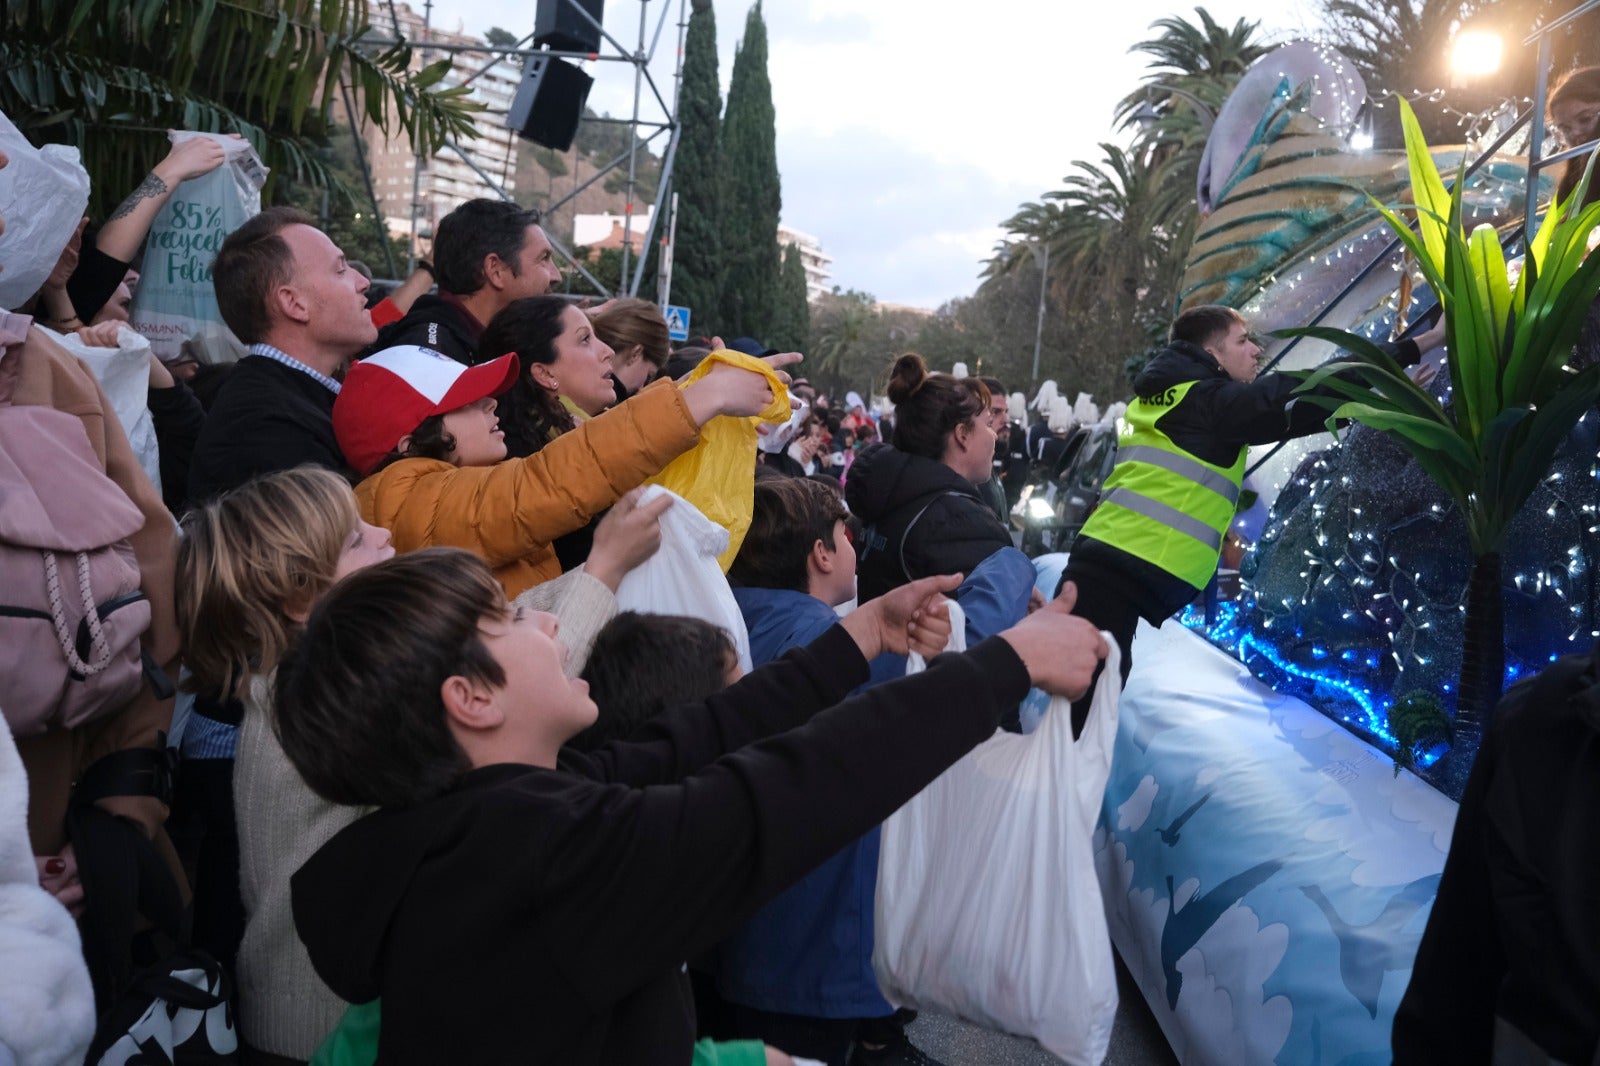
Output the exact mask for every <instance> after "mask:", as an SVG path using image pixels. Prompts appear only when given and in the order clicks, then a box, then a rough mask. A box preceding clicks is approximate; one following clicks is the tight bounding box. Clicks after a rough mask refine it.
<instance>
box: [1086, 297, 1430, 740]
mask: <svg viewBox="0 0 1600 1066" xmlns="http://www.w3.org/2000/svg"><path fill="white" fill-rule="evenodd" d="M1443 336H1444V326H1443V324H1442V323H1441V324H1439V325H1438V326H1436V327H1434V329H1433V330H1430V331H1429V332H1427V333H1424V334H1421V335H1419V336H1418V337H1417V338H1416V339H1415V340H1408V341H1402V342H1400V343H1399V344H1395V345H1390V346H1389V348H1390V354H1391V355H1393V356H1394V357H1395V359H1396V360H1397V361H1398V362H1399V363H1400V364H1401V365H1402V366H1410V365H1412V364H1414V363H1416V362H1417V361H1418V359H1420V358H1421V355H1422V353H1423V352H1425V351H1428V350H1429V349H1430V348H1432V347H1434V346H1435V345H1436V344H1437V343H1438V342H1439V341H1440V340H1442V338H1443ZM1260 355H1261V348H1260V346H1259V345H1257V344H1256V343H1255V341H1254V340H1253V339H1252V338H1251V336H1250V333H1249V329H1248V325H1247V323H1246V322H1245V320H1244V316H1242V315H1240V314H1239V312H1237V311H1235V310H1234V309H1233V308H1231V307H1222V306H1220V305H1215V304H1206V305H1202V306H1199V307H1193V308H1190V309H1189V310H1187V311H1185V312H1183V313H1182V314H1180V315H1179V316H1178V317H1177V319H1175V320H1174V321H1173V323H1172V333H1171V339H1170V341H1169V343H1168V345H1167V348H1166V349H1165V350H1164V351H1162V352H1161V353H1160V354H1159V355H1157V356H1156V357H1155V358H1154V359H1152V360H1151V361H1150V362H1149V363H1148V364H1146V366H1145V368H1144V370H1142V371H1141V372H1140V373H1139V376H1138V377H1137V378H1135V379H1134V382H1133V391H1134V400H1133V402H1132V403H1131V404H1129V405H1128V411H1127V414H1126V415H1125V416H1124V417H1125V420H1126V421H1125V425H1124V428H1123V430H1122V432H1121V435H1120V438H1119V440H1118V444H1117V464H1116V466H1115V468H1113V470H1112V472H1111V476H1110V477H1109V478H1107V479H1106V485H1105V491H1104V492H1103V493H1102V494H1101V497H1100V503H1099V505H1098V506H1097V507H1096V508H1095V510H1094V513H1093V514H1091V515H1090V516H1089V520H1088V522H1086V523H1085V524H1084V527H1083V531H1082V532H1081V533H1079V534H1078V537H1077V539H1076V540H1075V541H1074V542H1073V544H1072V550H1071V555H1070V557H1069V559H1068V561H1067V568H1066V573H1065V575H1064V576H1063V578H1062V581H1063V583H1065V582H1067V581H1071V582H1073V583H1074V584H1076V585H1077V586H1078V589H1079V596H1078V613H1079V614H1082V615H1083V616H1084V617H1086V618H1088V619H1089V620H1090V621H1091V622H1093V623H1094V624H1095V625H1096V626H1097V627H1099V628H1100V629H1104V630H1107V631H1109V632H1110V633H1111V634H1112V635H1113V636H1115V637H1116V638H1117V644H1118V646H1119V647H1120V648H1121V650H1122V680H1123V681H1124V682H1126V681H1127V679H1128V668H1129V666H1130V665H1131V663H1132V661H1133V657H1132V655H1131V645H1132V643H1133V634H1134V630H1135V629H1136V628H1137V627H1138V624H1139V619H1140V618H1141V617H1142V618H1144V619H1145V620H1146V621H1148V622H1149V623H1150V624H1151V625H1155V626H1159V625H1160V624H1161V623H1162V622H1164V621H1166V619H1167V618H1169V617H1171V615H1172V614H1173V613H1174V612H1176V611H1178V610H1180V609H1181V608H1182V607H1183V606H1184V605H1185V604H1188V603H1190V602H1191V601H1193V600H1194V598H1195V597H1196V596H1198V595H1199V594H1200V591H1201V590H1202V589H1204V588H1205V586H1206V585H1207V584H1208V583H1209V582H1210V580H1211V577H1212V575H1214V574H1215V573H1216V569H1217V559H1218V556H1219V553H1220V551H1221V548H1222V539H1223V536H1224V535H1225V534H1226V533H1227V530H1228V527H1229V526H1230V525H1232V523H1233V518H1234V515H1235V508H1236V505H1237V502H1238V499H1239V494H1240V491H1241V487H1242V483H1243V480H1244V468H1245V457H1246V455H1247V454H1248V453H1249V447H1250V445H1252V444H1273V443H1276V442H1278V441H1285V440H1291V439H1293V438H1295V437H1304V436H1309V435H1310V434H1312V433H1320V432H1322V431H1323V430H1324V429H1325V428H1326V423H1327V419H1328V411H1327V409H1326V408H1324V407H1321V406H1319V405H1317V404H1314V403H1301V402H1297V401H1298V400H1299V399H1300V397H1297V396H1296V394H1295V390H1296V389H1297V388H1299V387H1300V385H1301V383H1302V381H1303V380H1304V379H1303V377H1302V376H1301V375H1299V374H1287V373H1285V374H1266V375H1262V376H1260V377H1258V376H1257V360H1258V359H1259V357H1260ZM1091 695H1092V693H1091V694H1086V695H1085V696H1084V697H1083V699H1082V700H1080V701H1079V702H1078V703H1077V704H1075V705H1074V706H1073V709H1072V717H1073V726H1074V732H1075V733H1076V732H1077V731H1078V730H1081V729H1082V727H1083V722H1084V720H1085V718H1086V716H1087V715H1088V711H1089V703H1090V698H1091Z"/></svg>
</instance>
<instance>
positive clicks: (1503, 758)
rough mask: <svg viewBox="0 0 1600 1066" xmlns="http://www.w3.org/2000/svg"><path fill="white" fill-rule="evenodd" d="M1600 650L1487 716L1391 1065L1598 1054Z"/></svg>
mask: <svg viewBox="0 0 1600 1066" xmlns="http://www.w3.org/2000/svg"><path fill="white" fill-rule="evenodd" d="M1597 656H1600V645H1596V646H1595V647H1593V648H1591V649H1590V650H1589V651H1588V653H1586V654H1583V655H1568V656H1565V657H1563V658H1561V659H1559V660H1557V661H1556V662H1554V663H1552V664H1551V665H1550V667H1549V668H1548V669H1547V670H1545V671H1544V672H1543V673H1541V674H1540V675H1539V676H1537V677H1535V678H1529V679H1527V680H1525V681H1522V682H1520V683H1518V684H1517V685H1515V686H1514V687H1512V689H1511V690H1510V691H1509V692H1507V693H1506V694H1505V698H1504V699H1502V700H1501V701H1500V705H1499V706H1498V707H1497V708H1496V710H1495V713H1494V717H1493V718H1492V719H1491V720H1490V724H1489V727H1488V729H1487V731H1486V732H1485V734H1484V738H1483V746H1482V747H1481V748H1480V749H1479V750H1478V758H1477V761H1476V762H1475V763H1473V765H1472V773H1471V775H1470V776H1469V777H1468V778H1467V787H1466V791H1465V792H1464V793H1462V796H1461V809H1460V812H1459V813H1458V814H1457V815H1456V825H1455V832H1454V834H1453V835H1452V836H1451V838H1450V854H1449V855H1448V856H1447V857H1446V858H1445V862H1444V875H1443V877H1442V879H1441V880H1440V882H1439V894H1438V896H1437V897H1436V898H1435V900H1434V902H1433V910H1432V911H1431V912H1430V913H1429V915H1428V925H1427V928H1426V929H1425V930H1424V931H1423V934H1422V943H1421V945H1420V946H1419V947H1418V948H1417V955H1416V961H1415V964H1414V965H1413V967H1412V970H1411V984H1410V985H1409V986H1408V987H1407V988H1406V991H1405V996H1404V997H1403V998H1402V999H1401V1000H1400V1006H1399V1009H1397V1010H1396V1011H1395V1015H1394V1031H1393V1035H1392V1040H1393V1051H1394V1061H1395V1063H1396V1066H1425V1064H1429V1063H1436V1062H1449V1063H1489V1062H1495V1063H1539V1064H1544V1066H1549V1064H1555V1063H1563V1062H1570V1063H1594V1062H1600V894H1597V891H1596V889H1595V855H1596V854H1600V662H1597ZM1397 965H1398V964H1397Z"/></svg>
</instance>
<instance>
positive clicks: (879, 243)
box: [778, 126, 1032, 307]
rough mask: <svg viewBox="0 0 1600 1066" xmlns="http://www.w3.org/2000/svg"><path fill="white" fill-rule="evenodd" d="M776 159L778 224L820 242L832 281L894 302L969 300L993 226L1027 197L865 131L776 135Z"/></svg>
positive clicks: (976, 171) (995, 233)
mask: <svg viewBox="0 0 1600 1066" xmlns="http://www.w3.org/2000/svg"><path fill="white" fill-rule="evenodd" d="M778 153H779V162H780V165H781V168H782V173H783V217H784V221H785V222H786V223H788V224H789V225H792V226H794V227H795V228H797V229H801V230H804V231H806V232H807V233H811V234H813V235H814V236H816V237H817V238H818V239H819V240H820V241H821V242H822V246H823V248H825V249H826V250H827V252H828V254H829V255H831V256H833V257H834V262H835V277H834V281H835V283H836V284H839V285H841V286H843V287H845V288H855V289H862V290H865V291H867V292H870V293H872V294H873V295H875V296H877V297H878V298H879V299H880V300H886V301H889V302H891V303H905V304H913V305H917V306H923V307H936V306H938V304H940V303H941V302H943V301H944V300H946V299H949V298H950V297H952V296H955V295H960V294H963V293H970V292H971V291H972V290H973V288H974V287H975V285H976V283H977V278H978V273H979V271H980V269H981V262H982V260H983V259H984V258H985V257H986V256H987V255H988V253H989V251H990V250H991V249H992V248H993V246H994V242H995V241H996V240H998V239H999V237H1000V228H999V226H998V225H997V223H998V222H999V220H1001V219H1002V218H1004V217H1005V215H1006V214H1008V213H1010V212H1011V211H1013V210H1014V209H1015V208H1016V205H1017V204H1018V203H1019V202H1020V201H1021V200H1022V199H1025V198H1026V197H1027V196H1029V195H1031V194H1032V193H1031V191H1030V189H1029V188H1028V187H1027V186H1026V185H1024V184H1022V183H1020V182H1010V183H1005V182H996V181H994V180H993V179H992V178H991V177H989V176H988V175H987V174H985V173H984V172H983V171H982V170H981V169H980V168H978V167H977V166H975V165H972V164H969V163H959V162H958V163H943V162H940V161H939V160H938V159H937V158H935V157H934V156H932V155H930V154H928V153H926V152H924V151H921V150H919V149H918V148H917V147H916V146H915V145H912V144H909V143H907V142H903V141H891V140H888V139H886V138H885V137H884V136H883V135H882V134H881V133H879V132H877V131H875V130H871V129H868V128H866V127H862V126H849V127H843V128H841V129H839V130H837V131H835V132H832V133H818V132H811V131H807V132H802V133H799V134H791V135H788V136H785V137H781V138H780V140H779V143H778ZM908 175H914V176H915V177H914V179H912V180H908Z"/></svg>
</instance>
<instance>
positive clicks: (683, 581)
mask: <svg viewBox="0 0 1600 1066" xmlns="http://www.w3.org/2000/svg"><path fill="white" fill-rule="evenodd" d="M658 496H671V497H672V500H673V503H672V506H671V507H669V508H667V513H666V514H664V515H662V516H661V550H660V551H658V552H656V553H655V554H654V555H652V556H651V557H650V558H649V559H647V560H645V561H644V563H642V564H641V565H639V566H636V567H634V568H633V569H632V570H630V571H629V572H628V574H627V575H626V576H625V577H624V578H623V579H622V582H621V584H619V585H618V586H617V609H618V610H619V611H642V612H644V613H646V614H683V615H689V616H690V617H692V618H699V619H703V620H704V621H707V622H710V623H711V624H712V625H714V626H720V627H721V628H722V629H723V630H725V631H726V632H727V634H728V636H729V637H731V638H733V646H734V650H735V651H737V652H738V653H739V666H740V668H742V669H743V670H744V672H745V673H747V674H748V673H749V672H750V670H751V665H750V631H749V630H748V629H746V628H745V625H744V615H742V614H740V613H739V602H738V601H737V600H735V599H734V598H733V589H731V588H729V587H728V579H727V578H726V577H723V576H722V566H721V564H719V563H718V562H717V556H719V555H721V554H722V553H723V552H724V551H726V550H727V549H728V531H727V530H726V529H723V528H722V527H721V526H719V525H717V524H716V523H715V522H713V521H711V519H709V518H707V517H706V516H705V515H703V514H701V513H700V510H699V509H698V508H697V507H695V505H694V504H692V503H690V502H689V501H688V500H686V499H684V498H683V497H682V496H679V495H678V494H677V493H675V492H672V491H669V490H668V489H664V488H662V487H661V486H659V485H651V486H649V487H647V488H646V489H645V490H644V494H643V495H642V496H640V497H639V503H640V504H645V503H648V502H649V501H651V500H653V499H655V498H656V497H658Z"/></svg>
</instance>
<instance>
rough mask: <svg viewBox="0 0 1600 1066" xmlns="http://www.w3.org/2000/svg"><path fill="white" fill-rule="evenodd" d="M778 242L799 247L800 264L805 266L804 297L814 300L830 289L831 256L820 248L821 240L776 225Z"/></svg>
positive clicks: (831, 278) (831, 279)
mask: <svg viewBox="0 0 1600 1066" xmlns="http://www.w3.org/2000/svg"><path fill="white" fill-rule="evenodd" d="M778 243H779V244H783V245H789V244H792V245H794V246H795V247H797V248H799V249H800V265H801V266H803V267H805V268H806V299H807V300H815V299H816V298H817V297H819V296H821V295H822V294H823V293H826V292H828V291H830V289H831V288H832V286H831V285H830V282H832V281H833V256H831V255H829V254H828V253H827V252H824V251H823V250H822V242H821V241H819V240H817V238H815V237H813V236H811V234H809V233H801V232H800V231H799V230H797V229H790V228H789V227H788V226H779V227H778Z"/></svg>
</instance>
